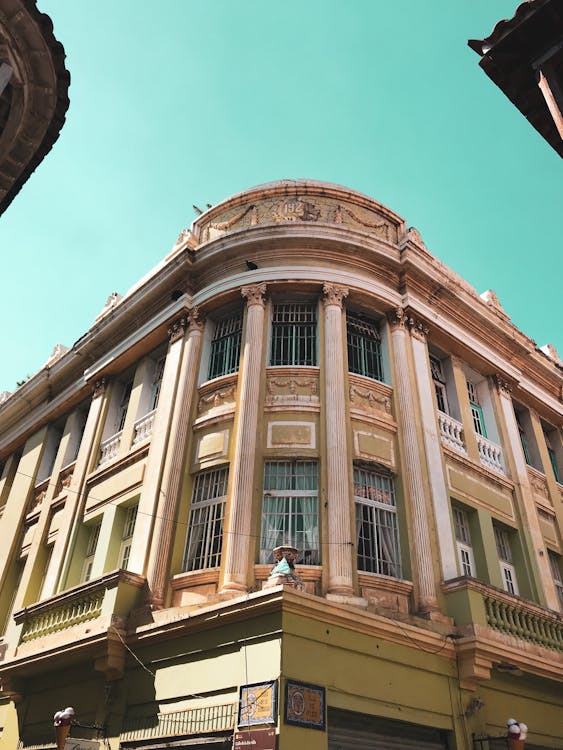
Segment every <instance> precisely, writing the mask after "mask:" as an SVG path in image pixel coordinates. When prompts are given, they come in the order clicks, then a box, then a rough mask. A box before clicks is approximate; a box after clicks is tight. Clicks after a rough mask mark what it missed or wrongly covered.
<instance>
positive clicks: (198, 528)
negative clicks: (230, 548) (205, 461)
mask: <svg viewBox="0 0 563 750" xmlns="http://www.w3.org/2000/svg"><path fill="white" fill-rule="evenodd" d="M228 479H229V469H228V467H224V468H222V469H210V470H209V471H202V472H201V473H200V474H197V476H196V478H195V481H194V487H193V491H192V505H191V510H190V518H189V522H188V539H187V542H186V550H185V554H184V563H183V569H184V570H185V571H190V570H203V569H204V568H218V567H219V566H220V565H221V551H222V548H223V524H224V520H225V503H226V499H227V484H228Z"/></svg>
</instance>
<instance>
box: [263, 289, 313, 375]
mask: <svg viewBox="0 0 563 750" xmlns="http://www.w3.org/2000/svg"><path fill="white" fill-rule="evenodd" d="M270 364H271V365H309V366H313V365H316V364H317V308H316V305H311V304H299V303H287V304H281V305H274V313H273V318H272V346H271V351H270Z"/></svg>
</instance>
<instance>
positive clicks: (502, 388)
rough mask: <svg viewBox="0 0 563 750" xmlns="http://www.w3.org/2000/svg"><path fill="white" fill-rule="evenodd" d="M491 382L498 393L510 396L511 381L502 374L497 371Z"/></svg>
mask: <svg viewBox="0 0 563 750" xmlns="http://www.w3.org/2000/svg"><path fill="white" fill-rule="evenodd" d="M493 382H494V384H495V386H496V389H497V391H498V392H499V393H505V394H506V395H507V396H510V394H511V393H512V383H511V382H510V381H509V380H508V379H507V378H505V377H504V375H499V374H498V373H497V374H496V375H493Z"/></svg>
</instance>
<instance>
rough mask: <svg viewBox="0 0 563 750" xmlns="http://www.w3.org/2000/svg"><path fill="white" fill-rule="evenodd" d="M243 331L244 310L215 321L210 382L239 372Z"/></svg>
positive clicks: (211, 346)
mask: <svg viewBox="0 0 563 750" xmlns="http://www.w3.org/2000/svg"><path fill="white" fill-rule="evenodd" d="M224 329H225V330H224ZM242 329H243V312H242V310H239V311H238V312H236V313H234V314H231V315H224V316H223V317H221V318H218V319H217V320H216V321H215V327H214V329H213V335H212V337H211V341H210V344H209V362H208V366H207V379H208V380H214V379H215V378H220V377H222V376H223V375H231V374H232V373H233V372H238V370H239V365H240V352H241V347H242Z"/></svg>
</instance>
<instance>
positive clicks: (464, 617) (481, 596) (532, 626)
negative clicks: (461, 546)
mask: <svg viewBox="0 0 563 750" xmlns="http://www.w3.org/2000/svg"><path fill="white" fill-rule="evenodd" d="M444 592H445V594H446V598H447V602H448V604H447V608H448V614H450V615H451V616H453V617H454V619H455V623H456V625H471V624H475V625H485V626H489V627H490V628H492V629H493V630H496V631H499V632H501V633H504V634H505V635H509V636H513V637H514V638H519V639H521V640H523V641H528V642H529V643H533V644H535V645H536V646H542V647H543V648H549V649H552V650H554V651H560V652H563V617H562V616H561V615H559V614H557V613H556V612H553V611H551V610H548V609H544V608H543V607H540V606H539V605H537V604H534V603H533V602H528V601H526V600H524V599H521V598H520V597H518V596H511V595H510V594H507V593H506V592H505V591H501V590H500V589H497V588H495V587H493V586H489V585H487V584H485V583H483V582H481V581H477V580H475V579H474V578H468V577H462V578H456V579H455V580H453V581H447V582H446V583H445V584H444Z"/></svg>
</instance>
